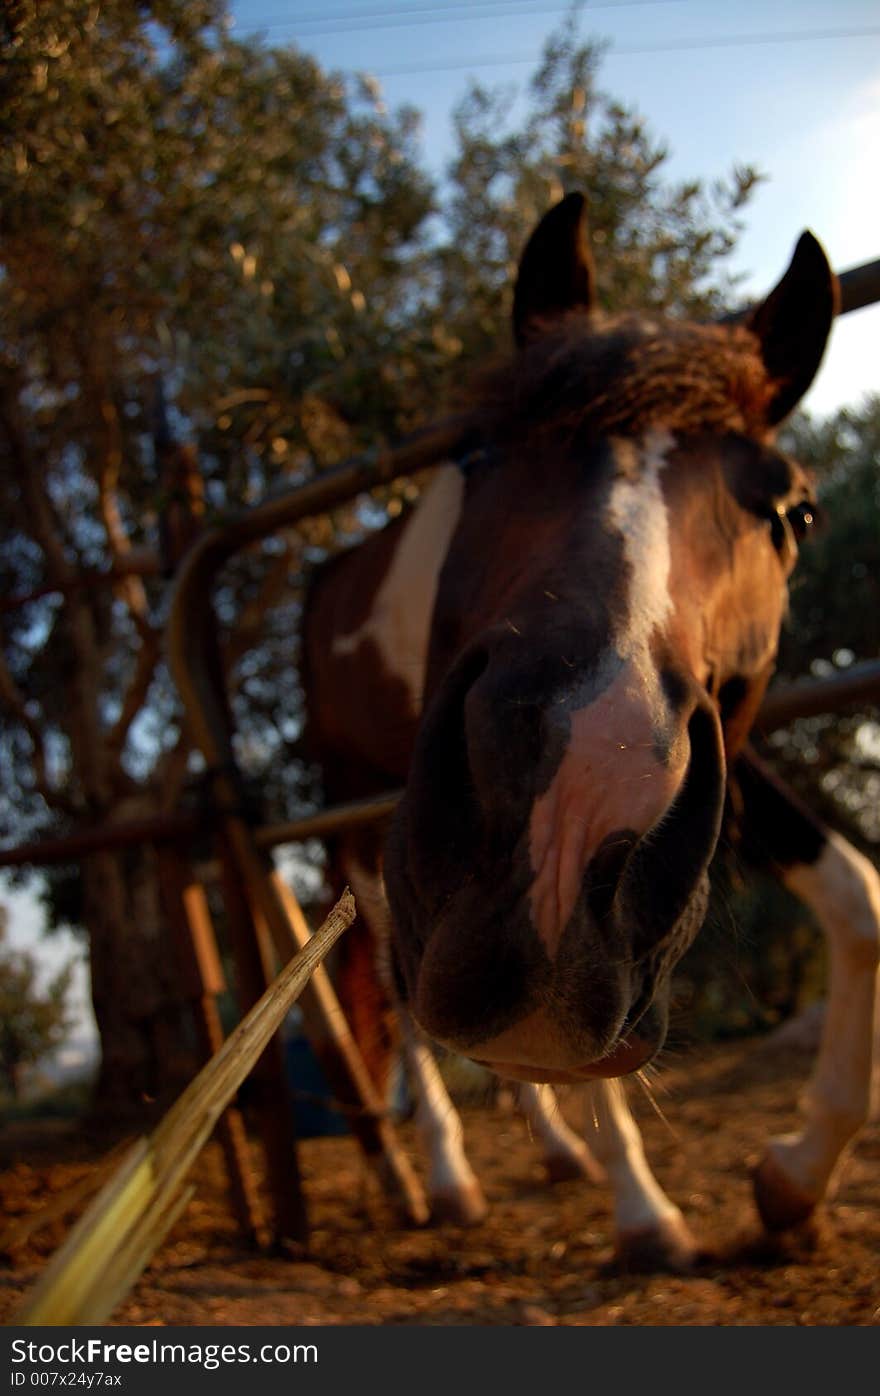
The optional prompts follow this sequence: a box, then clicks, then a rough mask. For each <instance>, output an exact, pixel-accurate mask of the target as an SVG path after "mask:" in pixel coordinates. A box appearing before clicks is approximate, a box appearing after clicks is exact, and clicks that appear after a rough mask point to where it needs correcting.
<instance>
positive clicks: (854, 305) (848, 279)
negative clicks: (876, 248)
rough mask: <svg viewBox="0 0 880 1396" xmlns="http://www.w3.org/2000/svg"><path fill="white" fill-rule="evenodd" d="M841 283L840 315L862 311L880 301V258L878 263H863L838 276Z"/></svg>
mask: <svg viewBox="0 0 880 1396" xmlns="http://www.w3.org/2000/svg"><path fill="white" fill-rule="evenodd" d="M837 279H838V281H839V283H840V313H841V315H847V314H848V313H849V311H851V310H862V309H863V308H864V307H865V306H866V305H873V304H874V303H875V302H876V301H880V258H878V259H877V261H876V262H863V263H862V264H861V266H858V267H850V268H849V270H848V271H842V272H841V273H840V275H839V276H838V278H837Z"/></svg>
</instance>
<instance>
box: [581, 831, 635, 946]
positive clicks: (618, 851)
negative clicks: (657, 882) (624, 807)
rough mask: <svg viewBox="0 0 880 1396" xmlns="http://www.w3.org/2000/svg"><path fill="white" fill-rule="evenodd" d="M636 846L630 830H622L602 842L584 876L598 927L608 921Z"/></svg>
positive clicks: (587, 894)
mask: <svg viewBox="0 0 880 1396" xmlns="http://www.w3.org/2000/svg"><path fill="white" fill-rule="evenodd" d="M635 844H636V835H635V834H634V833H633V832H632V830H630V829H619V830H617V831H615V832H614V833H612V834H608V836H607V837H606V838H605V839H604V840H603V841H602V843H601V844H600V845H599V847H598V848H597V849H596V852H595V853H594V854H593V856H592V858H591V859H590V864H589V867H588V868H587V871H586V874H585V876H584V896H585V897H586V899H587V905H588V906H589V908H590V911H591V913H592V915H593V919H594V920H595V922H596V924H597V925H598V926H602V925H604V923H605V920H606V919H607V917H608V915H609V913H610V911H611V907H612V904H613V902H614V895H615V893H616V891H617V887H618V884H619V882H620V879H621V877H622V876H623V870H624V867H625V866H626V860H627V858H628V857H629V855H630V853H631V852H632V850H633V848H634V847H635Z"/></svg>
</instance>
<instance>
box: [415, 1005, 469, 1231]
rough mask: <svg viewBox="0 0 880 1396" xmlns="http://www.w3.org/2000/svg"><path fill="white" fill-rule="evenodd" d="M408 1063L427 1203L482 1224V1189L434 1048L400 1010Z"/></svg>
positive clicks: (438, 1211)
mask: <svg viewBox="0 0 880 1396" xmlns="http://www.w3.org/2000/svg"><path fill="white" fill-rule="evenodd" d="M399 1013H400V1024H401V1030H402V1035H403V1036H402V1042H403V1053H404V1060H405V1062H406V1066H407V1070H408V1072H409V1074H410V1083H411V1086H412V1089H413V1093H414V1095H415V1097H416V1127H417V1129H418V1131H419V1134H420V1136H421V1139H422V1143H423V1145H424V1148H425V1150H426V1153H427V1156H428V1197H429V1200H430V1202H431V1210H432V1212H433V1213H435V1214H440V1215H443V1216H447V1217H450V1218H451V1219H454V1220H459V1221H478V1220H480V1219H481V1218H482V1217H483V1215H484V1214H485V1211H486V1204H485V1201H484V1200H483V1193H482V1189H481V1188H480V1184H479V1183H478V1181H477V1177H476V1174H475V1173H474V1171H473V1169H472V1168H471V1166H470V1164H469V1163H468V1160H467V1156H466V1154H465V1152H464V1131H463V1129H462V1125H461V1119H460V1117H459V1114H458V1111H457V1110H456V1108H455V1106H454V1105H453V1103H452V1101H451V1099H450V1096H449V1092H448V1090H447V1089H446V1083H445V1082H444V1080H443V1077H442V1076H441V1074H440V1068H439V1067H438V1065H437V1061H436V1059H435V1057H434V1053H433V1052H432V1050H431V1048H430V1046H429V1045H428V1043H427V1042H426V1041H425V1039H424V1038H423V1037H422V1035H421V1033H420V1032H419V1030H418V1029H417V1028H416V1026H415V1024H414V1023H413V1021H412V1019H411V1017H410V1015H409V1014H408V1013H407V1012H406V1010H405V1009H400V1010H399Z"/></svg>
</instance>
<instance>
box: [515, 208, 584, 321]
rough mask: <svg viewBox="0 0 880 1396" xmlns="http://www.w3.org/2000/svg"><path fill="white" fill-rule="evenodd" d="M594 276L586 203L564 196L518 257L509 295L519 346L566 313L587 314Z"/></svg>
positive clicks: (542, 220)
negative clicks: (517, 264)
mask: <svg viewBox="0 0 880 1396" xmlns="http://www.w3.org/2000/svg"><path fill="white" fill-rule="evenodd" d="M595 300H596V272H595V268H594V266H593V258H592V255H591V253H590V249H589V247H588V246H587V201H586V199H585V198H584V196H583V194H566V196H565V198H564V199H562V200H561V202H560V203H558V204H554V206H553V208H551V209H550V210H549V212H548V213H545V214H544V217H543V218H542V219H541V221H540V223H539V224H538V226H537V227H536V228H535V230H534V232H533V233H532V235H531V237H530V238H529V240H528V242H527V243H526V246H525V251H524V252H523V254H522V257H521V258H520V264H519V274H518V276H517V279H516V289H515V291H514V294H513V333H514V338H515V339H516V342H517V344H518V345H523V344H526V343H528V341H529V340H530V339H533V338H534V337H535V336H536V335H537V334H540V332H541V330H542V329H543V328H544V327H545V326H546V325H547V323H548V322H552V321H553V320H555V319H557V318H558V317H559V316H560V315H564V314H565V313H566V312H567V311H569V310H583V311H590V310H592V309H593V306H594V305H595Z"/></svg>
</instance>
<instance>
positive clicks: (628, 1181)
mask: <svg viewBox="0 0 880 1396" xmlns="http://www.w3.org/2000/svg"><path fill="white" fill-rule="evenodd" d="M584 1116H585V1119H584V1128H585V1132H586V1136H587V1143H588V1145H589V1148H590V1150H591V1152H592V1153H593V1154H594V1155H595V1157H596V1158H597V1159H598V1161H599V1163H600V1164H601V1165H602V1167H603V1169H604V1170H605V1173H606V1174H607V1177H608V1182H609V1184H610V1186H611V1190H612V1193H613V1196H614V1224H615V1232H616V1249H617V1255H618V1258H619V1260H620V1261H621V1263H622V1264H623V1265H624V1266H625V1267H627V1268H630V1269H639V1270H642V1269H651V1270H679V1271H682V1270H689V1269H690V1268H691V1267H692V1266H693V1264H694V1262H695V1260H696V1259H697V1256H698V1254H699V1250H700V1248H699V1246H698V1244H697V1241H696V1239H695V1238H694V1236H693V1233H692V1232H691V1230H690V1228H689V1226H688V1224H687V1222H686V1221H685V1219H684V1217H683V1215H682V1213H681V1210H680V1209H679V1208H678V1207H677V1206H676V1205H675V1203H674V1202H672V1201H671V1200H670V1199H669V1198H668V1197H667V1196H666V1193H665V1192H664V1191H663V1189H662V1188H661V1186H660V1184H659V1183H658V1182H657V1179H656V1178H655V1177H654V1175H653V1173H652V1172H651V1168H650V1165H649V1163H648V1160H647V1157H646V1155H645V1147H644V1144H643V1142H642V1135H641V1131H640V1130H639V1127H638V1125H637V1124H636V1122H635V1120H634V1119H633V1116H632V1113H631V1111H630V1108H629V1105H628V1103H627V1099H626V1088H625V1086H624V1084H623V1081H622V1080H620V1079H612V1080H608V1081H597V1082H595V1084H591V1085H589V1086H586V1087H585V1095H584Z"/></svg>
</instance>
